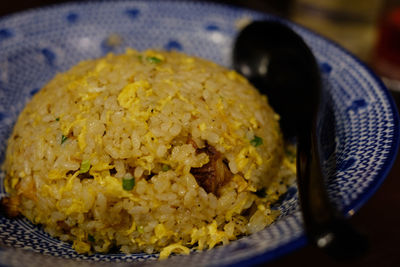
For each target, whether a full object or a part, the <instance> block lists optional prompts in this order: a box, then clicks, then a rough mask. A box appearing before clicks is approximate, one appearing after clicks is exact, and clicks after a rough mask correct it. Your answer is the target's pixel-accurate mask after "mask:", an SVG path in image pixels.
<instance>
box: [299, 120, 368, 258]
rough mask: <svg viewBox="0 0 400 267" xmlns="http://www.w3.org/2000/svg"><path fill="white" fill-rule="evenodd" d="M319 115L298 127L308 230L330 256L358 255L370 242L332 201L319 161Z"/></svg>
mask: <svg viewBox="0 0 400 267" xmlns="http://www.w3.org/2000/svg"><path fill="white" fill-rule="evenodd" d="M314 114H317V113H316V112H315V113H314ZM316 116H317V115H314V118H312V119H311V120H309V122H308V123H310V124H311V125H309V127H307V126H306V127H302V128H301V130H299V132H298V143H297V144H298V145H297V148H298V151H297V153H298V154H297V170H298V174H297V175H298V179H297V182H298V188H299V196H300V204H301V208H302V213H303V219H304V225H305V228H306V233H307V236H308V239H309V241H311V242H312V243H313V244H314V245H316V246H317V247H319V248H321V249H323V250H324V251H325V252H326V253H327V254H329V255H330V256H331V257H333V258H335V259H338V260H347V259H352V258H356V257H359V256H361V255H362V254H364V253H365V252H366V251H367V249H368V242H367V239H366V237H365V236H363V235H361V234H360V233H359V232H357V231H356V230H355V229H354V228H353V227H352V225H351V224H350V223H349V221H348V220H345V218H344V217H343V216H342V215H341V214H340V213H339V212H338V211H337V209H335V208H334V206H333V205H332V203H331V202H330V201H329V198H328V195H327V191H326V189H325V183H324V176H323V174H322V171H321V167H320V162H319V158H320V157H319V153H318V146H317V136H316V132H317V131H316ZM303 126H304V125H303ZM307 129H312V130H311V131H310V130H307Z"/></svg>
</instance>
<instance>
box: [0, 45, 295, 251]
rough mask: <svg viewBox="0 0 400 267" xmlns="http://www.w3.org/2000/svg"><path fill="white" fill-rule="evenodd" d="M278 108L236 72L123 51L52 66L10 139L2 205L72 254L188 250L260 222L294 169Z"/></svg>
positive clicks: (169, 55)
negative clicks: (59, 68) (62, 68)
mask: <svg viewBox="0 0 400 267" xmlns="http://www.w3.org/2000/svg"><path fill="white" fill-rule="evenodd" d="M278 120H279V117H278V116H277V115H276V114H275V113H274V111H273V110H272V109H271V107H270V106H269V105H268V103H267V98H266V97H265V96H262V95H260V94H259V93H258V92H257V91H256V89H254V88H253V87H252V86H251V85H250V84H249V83H248V82H247V81H246V80H245V79H244V78H243V77H242V76H240V75H239V74H237V73H236V72H234V71H232V70H228V69H226V68H224V67H221V66H219V65H217V64H214V63H212V62H210V61H206V60H203V59H200V58H196V57H192V56H188V55H185V54H182V53H178V52H164V51H155V50H147V51H144V52H138V51H135V50H133V49H128V50H127V51H126V53H125V54H121V55H115V54H108V55H107V56H106V57H104V58H100V59H95V60H88V61H83V62H81V63H79V64H78V65H76V66H74V67H73V68H71V69H70V70H69V71H67V72H65V73H61V74H58V75H56V76H55V78H54V79H53V80H51V81H50V82H49V83H48V84H47V85H46V86H45V87H44V88H43V89H42V90H40V91H39V92H38V93H37V94H36V95H35V96H34V97H33V99H32V101H31V102H29V103H28V104H27V106H26V107H25V109H24V110H23V112H22V113H21V115H20V117H19V119H18V121H17V123H16V125H15V128H14V131H13V133H12V135H11V137H10V139H9V142H8V148H7V152H6V161H5V163H4V165H3V169H4V171H5V172H6V178H5V186H6V190H7V192H8V194H9V196H8V197H6V198H3V200H2V203H3V205H4V206H5V207H6V208H7V211H8V214H9V215H10V216H16V215H18V214H22V215H23V216H25V217H27V218H28V219H29V220H30V221H32V222H33V223H34V224H41V225H42V226H43V227H44V229H45V230H46V231H47V232H49V233H50V234H51V235H53V236H55V237H58V238H59V239H61V240H63V241H68V242H71V243H72V246H73V248H74V249H75V250H76V251H77V252H79V253H93V252H103V253H106V252H108V251H109V250H110V249H113V250H114V249H115V248H118V249H119V250H120V251H121V252H123V253H134V252H146V253H155V252H161V253H160V258H165V257H168V256H169V255H170V254H171V253H185V254H186V253H189V251H190V249H199V250H202V249H206V248H212V247H214V246H216V245H218V244H226V243H228V242H229V241H230V240H234V239H237V238H238V237H239V236H242V235H246V234H251V233H254V232H256V231H259V230H261V229H263V228H264V227H266V226H267V225H269V224H270V223H272V222H273V220H274V219H275V218H276V216H277V215H278V212H277V211H276V210H274V209H271V204H272V203H273V202H274V201H276V200H277V199H278V197H279V195H281V194H282V193H284V192H285V190H286V189H287V184H288V183H289V182H288V181H289V180H290V179H292V178H293V164H292V163H290V162H289V163H288V160H287V159H286V158H285V153H284V145H283V141H282V136H281V133H280V129H279V123H278Z"/></svg>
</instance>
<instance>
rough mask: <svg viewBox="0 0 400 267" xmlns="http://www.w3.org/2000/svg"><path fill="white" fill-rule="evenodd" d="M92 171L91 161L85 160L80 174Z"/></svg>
mask: <svg viewBox="0 0 400 267" xmlns="http://www.w3.org/2000/svg"><path fill="white" fill-rule="evenodd" d="M89 169H90V160H88V159H85V160H83V161H82V162H81V169H80V170H79V173H86V172H88V171H89Z"/></svg>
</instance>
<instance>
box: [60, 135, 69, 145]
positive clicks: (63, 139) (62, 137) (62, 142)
mask: <svg viewBox="0 0 400 267" xmlns="http://www.w3.org/2000/svg"><path fill="white" fill-rule="evenodd" d="M67 139H68V136H65V135H61V144H64V142H65V141H67Z"/></svg>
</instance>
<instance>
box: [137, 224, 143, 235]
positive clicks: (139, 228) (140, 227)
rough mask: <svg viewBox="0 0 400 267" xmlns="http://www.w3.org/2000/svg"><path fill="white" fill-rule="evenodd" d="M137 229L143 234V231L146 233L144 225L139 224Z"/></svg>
mask: <svg viewBox="0 0 400 267" xmlns="http://www.w3.org/2000/svg"><path fill="white" fill-rule="evenodd" d="M137 231H138V232H139V233H141V234H143V233H144V227H143V226H142V225H139V226H138V227H137Z"/></svg>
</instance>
